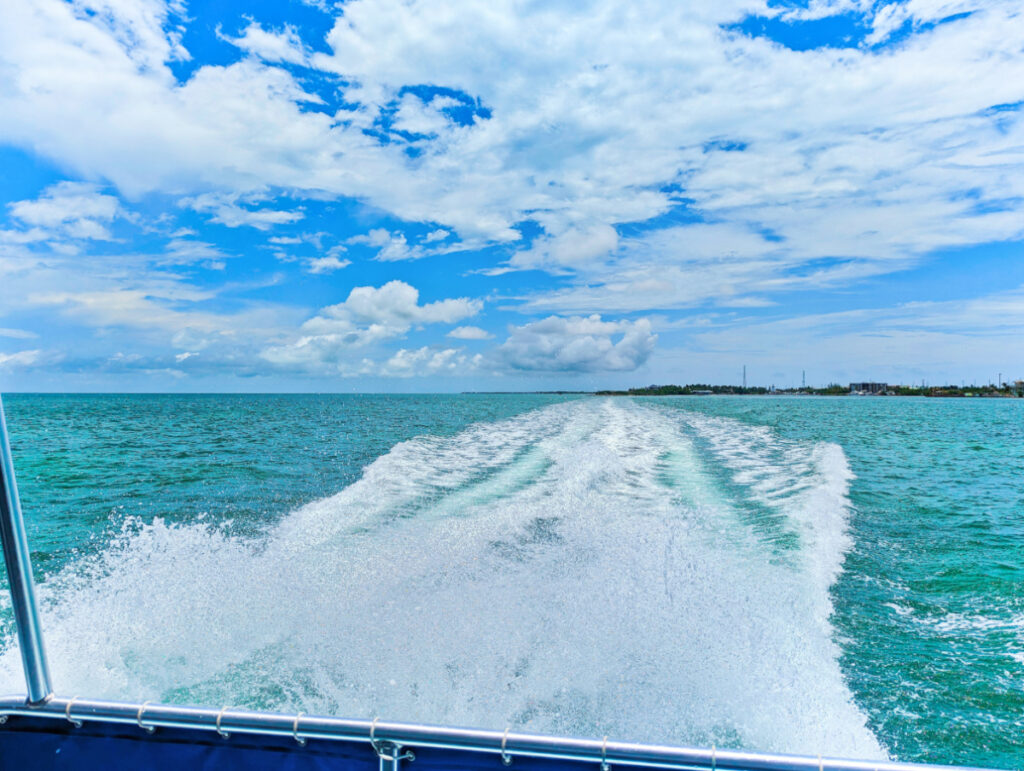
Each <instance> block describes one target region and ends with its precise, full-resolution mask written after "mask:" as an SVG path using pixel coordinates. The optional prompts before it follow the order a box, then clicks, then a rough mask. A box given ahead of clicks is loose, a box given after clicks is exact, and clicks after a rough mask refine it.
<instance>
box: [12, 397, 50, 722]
mask: <svg viewBox="0 0 1024 771" xmlns="http://www.w3.org/2000/svg"><path fill="white" fill-rule="evenodd" d="M0 543H2V544H3V550H4V567H5V568H6V569H7V580H8V583H9V584H10V589H11V606H12V607H13V609H14V620H15V624H16V626H17V629H18V645H19V646H20V648H21V660H22V663H23V664H24V667H25V683H26V685H27V687H28V702H29V704H42V703H44V702H45V701H46V700H47V699H49V698H50V697H51V696H52V695H53V688H51V687H50V668H49V666H48V665H47V663H46V650H45V648H44V647H43V632H42V630H41V628H40V626H39V609H38V605H37V603H36V586H35V581H34V580H33V578H32V560H31V559H30V557H29V551H28V536H27V535H26V534H25V520H24V518H23V517H22V515H21V499H20V498H19V497H18V483H17V482H16V481H15V479H14V458H13V457H12V456H11V443H10V439H9V438H8V436H7V420H6V419H5V418H4V405H3V400H2V399H0Z"/></svg>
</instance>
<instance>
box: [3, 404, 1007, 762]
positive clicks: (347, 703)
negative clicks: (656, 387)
mask: <svg viewBox="0 0 1024 771" xmlns="http://www.w3.org/2000/svg"><path fill="white" fill-rule="evenodd" d="M6 407H7V416H8V424H9V428H10V431H11V438H12V444H13V448H14V454H15V463H16V466H17V471H18V474H19V477H18V482H19V486H20V489H21V494H22V500H23V505H24V509H25V513H26V520H27V524H28V529H29V538H30V542H31V544H32V546H33V556H34V560H35V567H36V571H37V575H38V576H39V578H40V594H41V599H42V603H43V627H44V634H45V639H46V643H47V646H48V649H49V654H50V661H51V669H52V673H53V679H54V682H55V686H56V688H57V690H58V691H59V692H60V693H61V694H64V695H77V694H81V695H89V696H97V697H100V696H103V697H111V698H123V699H136V700H145V699H152V700H162V701H167V702H178V703H200V704H208V705H215V706H223V705H233V706H244V707H252V708H263V709H274V710H286V711H293V710H302V711H305V712H309V713H312V712H319V713H330V714H339V715H345V716H350V717H374V716H378V715H379V716H382V717H384V718H386V719H396V720H416V721H424V722H433V723H454V724H460V725H472V726H483V727H490V728H496V729H504V728H505V727H506V726H509V725H511V726H513V727H516V728H520V729H524V730H531V731H539V732H553V733H567V734H574V735H587V736H603V735H605V734H608V735H611V736H612V737H613V738H616V739H623V740H638V741H657V742H668V743H688V744H699V745H706V746H707V745H711V744H716V745H717V746H719V747H724V746H732V747H742V748H748V749H758V750H770V751H785V752H800V753H809V754H814V755H817V754H819V753H820V754H824V755H840V756H854V757H865V758H881V757H890V758H894V759H901V760H916V761H929V762H949V763H961V764H975V765H991V766H996V767H1003V768H1022V767H1024V402H1020V401H1015V400H1005V401H1004V400H939V399H934V400H931V399H882V398H859V399H858V398H772V397H765V398H756V397H735V398H730V397H710V398H708V397H677V398H664V399H626V398H597V397H559V396H540V395H465V396H371V395H367V396H348V395H346V396H313V395H310V396H270V395H267V396H240V395H239V396H34V395H13V396H9V397H8V398H7V401H6ZM10 616H11V614H10V607H9V600H8V596H7V594H6V593H5V592H3V591H0V692H15V691H21V690H23V684H22V682H21V670H20V661H19V659H18V654H17V647H16V641H15V640H14V639H13V630H12V627H11V618H10Z"/></svg>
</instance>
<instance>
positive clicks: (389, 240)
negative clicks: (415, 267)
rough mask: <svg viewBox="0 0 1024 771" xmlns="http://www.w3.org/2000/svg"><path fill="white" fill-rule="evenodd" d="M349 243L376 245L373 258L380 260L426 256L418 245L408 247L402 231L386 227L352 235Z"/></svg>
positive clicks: (388, 260)
mask: <svg viewBox="0 0 1024 771" xmlns="http://www.w3.org/2000/svg"><path fill="white" fill-rule="evenodd" d="M348 242H349V243H350V244H365V245H367V246H375V247H378V251H377V256H376V257H374V259H376V260H379V261H380V262H398V261H400V260H418V259H419V258H420V257H424V256H426V252H424V251H423V249H422V248H421V247H419V246H413V247H410V246H409V244H408V242H407V241H406V240H405V235H404V234H402V233H391V232H390V231H389V230H387V228H374V229H373V230H371V231H370V232H369V233H367V234H366V235H362V236H353V237H352V238H350V239H349V240H348Z"/></svg>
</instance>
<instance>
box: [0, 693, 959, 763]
mask: <svg viewBox="0 0 1024 771" xmlns="http://www.w3.org/2000/svg"><path fill="white" fill-rule="evenodd" d="M0 715H28V716H32V717H48V718H53V719H54V720H59V721H68V722H70V723H72V724H75V725H80V724H81V723H83V722H88V721H100V722H106V723H122V724H135V725H137V726H138V727H139V730H140V731H143V730H147V731H148V730H150V729H154V728H161V727H163V728H191V729H197V730H203V731H211V732H214V731H215V732H217V733H219V734H221V735H222V736H223V735H228V736H230V735H232V734H260V735H270V736H291V737H292V738H294V739H295V740H296V742H297V743H298V742H300V741H301V742H302V743H304V742H305V741H306V740H308V739H330V740H340V741H351V742H366V743H368V744H370V745H371V747H368V748H367V749H368V751H371V750H373V751H376V752H377V754H378V755H379V756H381V768H382V769H388V770H389V771H395V770H396V769H397V768H398V763H399V760H401V757H400V756H402V755H403V754H405V750H409V749H411V750H413V751H415V750H416V749H417V748H426V747H430V748H436V749H449V750H464V751H468V752H479V753H490V754H493V755H498V756H500V757H501V758H502V759H503V760H508V759H511V758H514V757H515V756H529V757H542V758H554V759H560V760H566V761H575V762H585V763H590V764H600V766H602V767H605V768H607V766H637V767H645V768H671V769H694V770H700V771H703V770H704V769H707V770H708V771H977V769H967V768H965V767H963V766H959V767H954V766H926V765H921V764H915V763H894V762H888V761H867V760H841V759H836V758H821V757H805V756H796V755H774V754H765V753H757V752H742V751H736V750H719V749H710V750H708V749H694V748H688V747H672V746H661V745H649V744H634V743H628V742H619V741H608V740H607V739H596V740H595V739H570V738H563V737H556V736H544V735H540V734H528V733H519V732H512V731H486V730H480V729H473V728H453V727H450V726H432V725H423V724H419V723H396V722H391V721H381V720H372V721H371V720H348V719H344V718H337V717H321V716H307V715H302V714H299V715H294V714H292V715H287V714H280V713H273V712H256V711H249V710H244V709H234V708H224V709H214V708H208V707H181V706H172V705H167V704H151V703H148V702H147V703H145V704H128V703H123V702H116V701H100V700H95V699H79V698H75V699H66V698H61V697H54V698H52V699H50V700H49V701H48V702H46V703H45V704H43V705H41V706H38V707H30V706H28V705H26V704H25V702H24V700H23V699H22V698H21V697H19V696H8V697H0ZM296 751H301V750H300V748H299V747H298V746H296ZM408 759H409V760H413V759H414V758H411V757H410V758H408ZM495 760H497V758H496V759H495ZM386 761H387V762H386ZM499 765H500V764H496V765H495V767H494V768H495V771H497V769H498V767H499Z"/></svg>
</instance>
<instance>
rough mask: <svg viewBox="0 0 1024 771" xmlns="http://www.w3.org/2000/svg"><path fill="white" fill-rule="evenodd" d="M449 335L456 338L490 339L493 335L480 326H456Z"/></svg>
mask: <svg viewBox="0 0 1024 771" xmlns="http://www.w3.org/2000/svg"><path fill="white" fill-rule="evenodd" d="M448 337H451V338H454V339H456V340H489V339H490V338H491V337H493V335H492V334H491V333H490V332H488V331H487V330H486V329H481V328H480V327H455V329H453V330H452V331H451V332H449V333H448Z"/></svg>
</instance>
